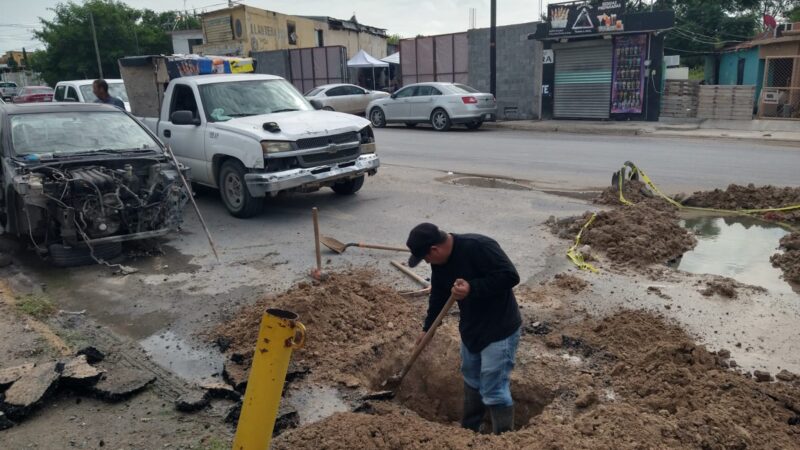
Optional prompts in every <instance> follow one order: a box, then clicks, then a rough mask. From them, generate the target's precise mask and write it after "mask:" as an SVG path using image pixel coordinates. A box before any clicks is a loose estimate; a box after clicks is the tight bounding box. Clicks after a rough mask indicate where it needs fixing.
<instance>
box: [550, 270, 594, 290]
mask: <svg viewBox="0 0 800 450" xmlns="http://www.w3.org/2000/svg"><path fill="white" fill-rule="evenodd" d="M551 284H552V285H554V286H556V287H558V288H560V289H563V290H565V291H569V292H572V293H573V294H577V293H578V292H581V291H583V290H584V289H586V288H587V287H588V286H589V283H588V282H587V281H586V280H584V279H583V278H579V277H576V276H575V275H570V274H567V273H559V274H556V276H555V277H553V281H552V282H551Z"/></svg>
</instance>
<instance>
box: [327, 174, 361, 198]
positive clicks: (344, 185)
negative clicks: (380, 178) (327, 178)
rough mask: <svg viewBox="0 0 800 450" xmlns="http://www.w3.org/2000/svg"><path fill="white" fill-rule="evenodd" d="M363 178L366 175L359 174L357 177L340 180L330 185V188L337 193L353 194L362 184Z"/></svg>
mask: <svg viewBox="0 0 800 450" xmlns="http://www.w3.org/2000/svg"><path fill="white" fill-rule="evenodd" d="M364 178H366V176H364V175H361V176H360V177H358V178H353V179H351V180H347V181H342V182H340V183H336V184H334V185H333V186H331V189H333V192H336V193H337V194H339V195H353V194H355V193H356V192H358V191H359V190H360V189H361V186H364Z"/></svg>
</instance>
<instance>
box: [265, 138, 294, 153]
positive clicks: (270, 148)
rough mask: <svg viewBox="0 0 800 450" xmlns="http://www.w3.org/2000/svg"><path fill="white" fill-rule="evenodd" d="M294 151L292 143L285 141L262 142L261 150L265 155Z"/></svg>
mask: <svg viewBox="0 0 800 450" xmlns="http://www.w3.org/2000/svg"><path fill="white" fill-rule="evenodd" d="M293 149H294V147H293V146H292V143H291V142H284V141H261V150H263V151H264V155H267V154H270V153H281V152H290V151H292V150H293Z"/></svg>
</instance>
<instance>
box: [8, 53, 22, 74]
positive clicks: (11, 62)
mask: <svg viewBox="0 0 800 450" xmlns="http://www.w3.org/2000/svg"><path fill="white" fill-rule="evenodd" d="M6 64H8V68H9V69H11V71H12V72H16V71H17V69H19V64H17V60H16V59H14V57H13V56H9V57H8V62H7V63H6Z"/></svg>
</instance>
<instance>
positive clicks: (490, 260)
mask: <svg viewBox="0 0 800 450" xmlns="http://www.w3.org/2000/svg"><path fill="white" fill-rule="evenodd" d="M452 236H453V251H452V253H451V254H450V257H449V258H448V260H447V263H445V264H442V265H432V266H431V271H432V275H431V296H430V299H429V301H428V316H427V317H426V318H425V325H424V326H423V330H425V331H427V330H428V329H429V328H430V327H431V325H432V324H433V321H434V320H435V319H436V316H438V315H439V312H441V310H442V308H443V307H444V304H445V303H447V299H448V298H449V297H450V289H451V288H452V287H453V283H455V281H456V279H458V278H462V279H464V280H466V281H467V282H468V283H469V285H470V292H469V295H468V296H467V297H466V298H465V299H463V300H461V301H460V302H458V306H459V313H460V321H459V324H458V329H459V331H460V332H461V341H462V342H463V343H464V345H465V346H466V347H467V349H468V350H469V351H470V352H472V353H479V352H480V351H482V350H483V349H484V348H486V346H487V345H489V344H491V343H492V342H496V341H499V340H501V339H505V338H507V337H509V336H511V335H512V334H513V333H514V332H515V331H516V330H517V328H519V327H520V325H521V324H522V319H521V317H520V313H519V307H518V306H517V300H516V298H515V297H514V292H513V291H512V288H513V287H514V286H516V285H517V284H518V283H519V274H517V269H516V268H515V267H514V264H512V263H511V261H510V260H509V259H508V256H506V254H505V252H503V250H502V249H501V248H500V245H499V244H498V243H497V242H496V241H494V240H493V239H491V238H489V237H486V236H483V235H480V234H452Z"/></svg>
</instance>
